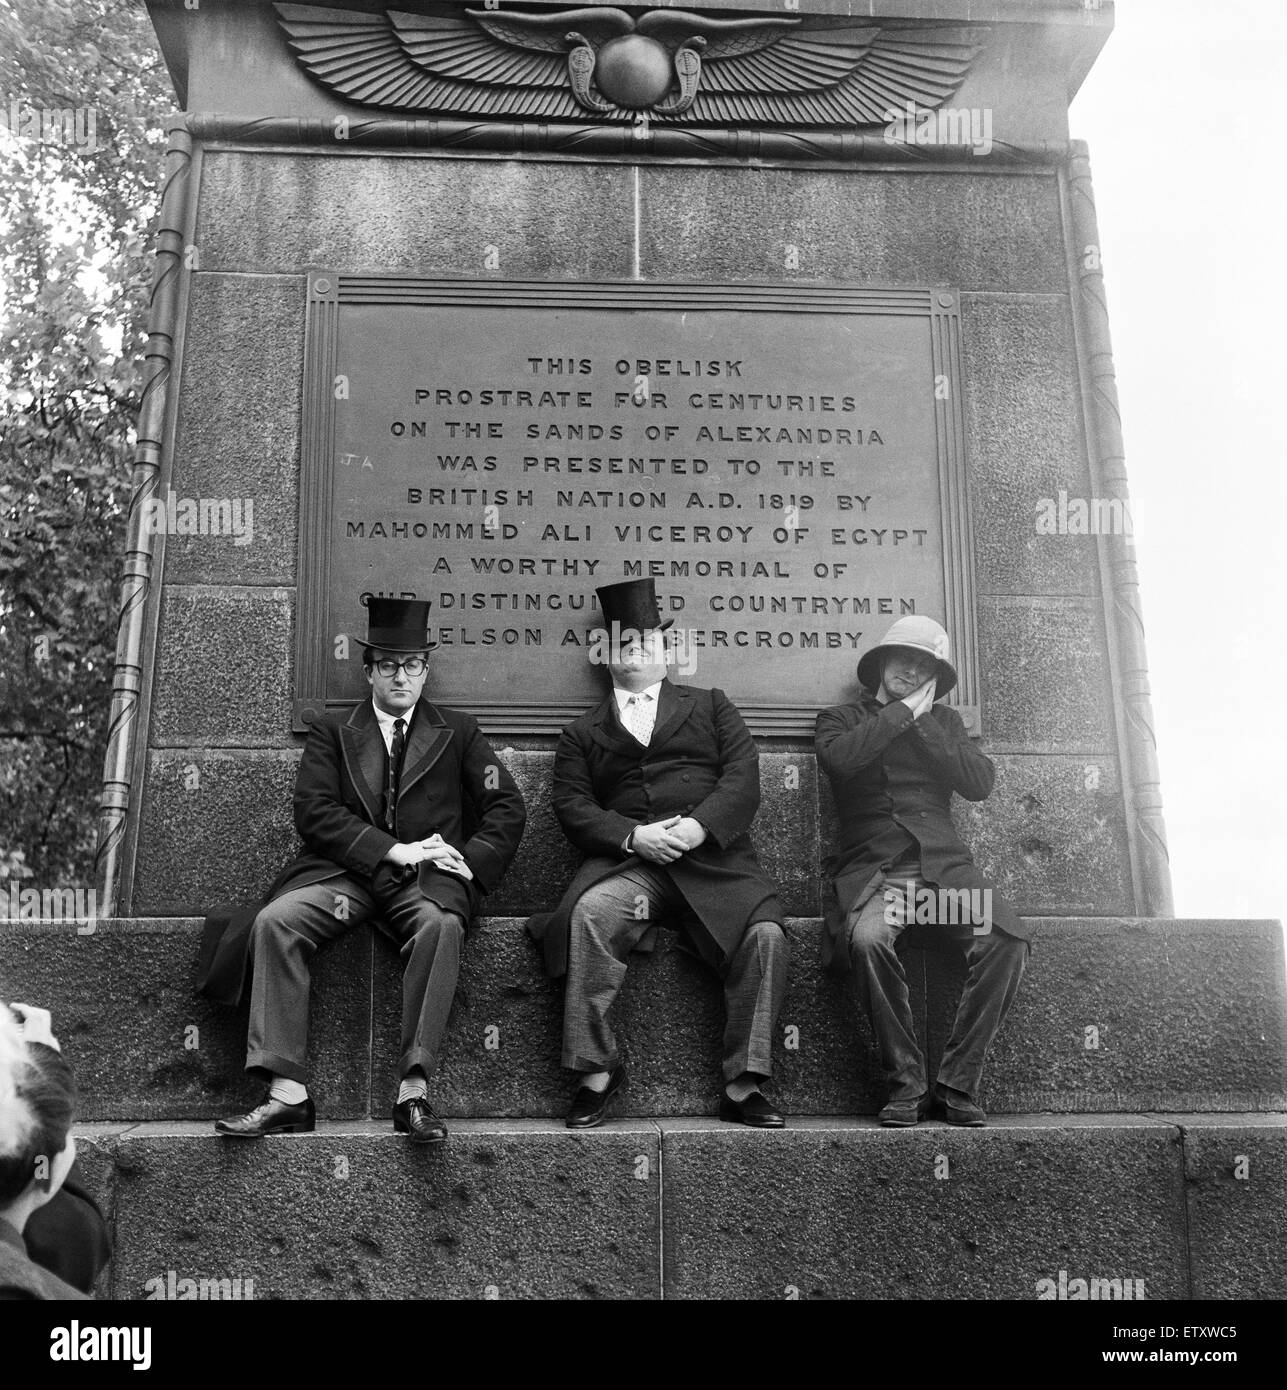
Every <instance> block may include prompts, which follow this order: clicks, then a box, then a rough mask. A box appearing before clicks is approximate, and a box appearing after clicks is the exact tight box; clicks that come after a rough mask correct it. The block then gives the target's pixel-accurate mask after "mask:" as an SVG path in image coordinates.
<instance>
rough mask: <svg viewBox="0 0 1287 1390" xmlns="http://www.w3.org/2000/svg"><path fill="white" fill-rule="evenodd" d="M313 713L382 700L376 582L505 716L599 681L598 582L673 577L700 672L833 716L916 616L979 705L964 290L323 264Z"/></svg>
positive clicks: (304, 609)
mask: <svg viewBox="0 0 1287 1390" xmlns="http://www.w3.org/2000/svg"><path fill="white" fill-rule="evenodd" d="M307 355H308V369H307V382H306V410H305V417H306V427H305V450H304V478H303V487H302V497H301V527H300V569H299V594H300V600H299V620H298V623H297V641H298V649H297V666H296V705H295V709H296V720H297V724H298V725H300V726H301V727H302V723H303V722H304V721H305V720H306V719H307V718H308V717H309V714H310V712H311V711H313V710H316V709H318V708H320V707H324V706H336V705H341V704H345V703H351V702H352V701H354V700H357V699H359V698H362V697H363V695H364V694H365V690H366V684H365V680H364V677H363V674H362V669H361V647H360V645H359V643H358V642H357V641H355V640H353V639H354V635H360V634H362V633H363V632H364V631H365V627H366V623H365V614H364V612H363V603H364V602H365V600H366V598H367V597H368V596H369V595H371V594H392V595H402V596H405V597H414V598H421V599H427V600H428V601H429V603H430V605H431V611H432V614H433V628H432V635H433V637H434V638H435V640H437V641H438V642H439V644H440V647H439V650H438V651H437V652H436V653H435V654H434V657H433V661H432V671H431V675H430V680H429V683H428V685H427V686H426V690H427V691H428V693H429V694H430V696H431V697H432V698H433V699H435V700H440V701H442V702H443V703H444V704H448V705H454V706H457V707H460V708H463V709H468V710H470V711H472V712H473V713H475V714H477V715H478V716H479V718H480V719H481V720H482V722H483V724H484V727H486V728H488V729H489V730H491V731H493V732H498V733H537V732H547V731H553V730H556V729H558V728H560V727H561V726H562V725H563V724H564V723H565V722H566V721H567V719H568V718H569V717H571V716H572V715H573V714H574V713H576V712H577V711H579V710H581V709H583V708H585V707H586V706H587V705H588V704H590V703H591V702H592V701H594V700H596V699H598V698H599V696H600V694H601V692H602V689H603V675H602V672H601V671H598V670H596V669H595V664H596V658H597V657H598V656H599V655H600V648H599V647H598V646H597V644H596V643H595V641H594V636H593V634H594V632H595V630H596V629H597V628H598V626H599V615H598V609H597V605H596V601H595V595H594V590H595V588H596V586H598V585H603V584H610V583H614V582H617V581H619V580H622V579H628V578H636V577H639V576H646V575H651V576H653V577H654V578H655V580H656V585H657V591H658V594H659V596H660V599H661V605H662V609H663V611H664V612H665V613H666V614H667V615H668V616H670V617H672V618H673V619H674V622H675V628H674V631H675V639H676V640H675V652H674V654H675V668H674V679H676V680H678V681H681V682H685V681H691V682H692V683H694V684H697V685H703V686H719V687H721V688H722V689H723V690H724V691H726V693H727V694H728V695H729V696H730V698H732V699H733V700H734V702H735V703H736V704H737V705H738V706H739V708H740V709H741V710H742V712H743V713H744V714H745V715H746V717H747V720H748V723H749V724H750V725H751V727H752V729H753V730H754V731H756V732H758V733H761V734H770V733H778V734H788V735H802V734H805V735H807V734H809V733H811V732H812V726H813V716H814V713H815V712H816V711H817V710H818V709H821V708H824V707H825V706H827V705H830V704H834V703H836V702H837V701H838V700H840V699H842V698H845V697H846V695H847V694H848V693H849V692H850V691H851V690H852V687H853V681H854V668H855V665H856V664H857V661H858V657H859V656H860V654H861V653H862V652H863V651H864V650H865V649H866V648H868V647H870V646H872V645H873V644H874V643H875V642H876V641H878V640H879V638H880V636H881V634H882V633H883V632H884V630H885V629H886V628H887V627H888V626H889V624H890V623H891V622H893V621H894V619H895V618H897V617H899V616H901V615H904V614H907V613H925V614H928V615H930V616H933V617H936V618H939V619H940V620H941V621H943V622H945V623H946V625H947V627H948V630H949V632H950V633H951V635H952V638H953V642H954V647H955V654H956V657H957V659H958V665H959V667H960V670H961V685H960V687H959V689H958V692H957V693H956V694H955V695H954V697H953V698H954V700H955V702H957V703H958V705H959V706H960V707H961V708H962V709H963V710H964V711H965V712H966V714H967V716H968V717H969V718H970V720H971V721H972V722H973V724H974V727H975V728H976V729H977V698H978V696H977V691H978V679H977V658H976V643H975V626H974V625H975V614H974V600H973V577H972V549H973V547H972V545H971V543H970V523H969V512H968V507H967V503H966V497H965V487H964V463H963V445H962V429H961V421H960V407H959V399H958V392H959V384H960V370H959V332H958V321H957V296H956V294H955V292H954V291H950V290H944V289H893V290H871V289H860V288H855V287H847V286H831V285H828V286H806V285H746V284H740V285H719V286H712V285H651V284H650V285H636V284H612V285H580V284H576V285H573V284H560V283H548V282H520V283H516V282H512V281H511V282H505V281H476V282H463V283H462V282H459V281H434V280H425V279H415V278H411V277H391V276H390V277H385V276H372V277H365V276H347V275H340V276H337V275H333V274H325V273H317V274H314V275H312V276H311V277H310V285H309V320H308V348H307Z"/></svg>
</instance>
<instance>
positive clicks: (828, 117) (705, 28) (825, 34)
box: [274, 4, 989, 129]
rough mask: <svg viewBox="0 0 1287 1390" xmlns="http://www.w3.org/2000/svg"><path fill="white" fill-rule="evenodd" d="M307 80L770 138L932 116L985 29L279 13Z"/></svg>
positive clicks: (383, 98) (424, 99) (422, 104)
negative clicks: (774, 132)
mask: <svg viewBox="0 0 1287 1390" xmlns="http://www.w3.org/2000/svg"><path fill="white" fill-rule="evenodd" d="M274 8H275V9H276V11H277V14H278V22H279V23H280V25H281V27H282V29H283V31H284V32H285V34H286V36H287V40H288V42H289V44H290V47H291V48H292V50H293V51H294V53H295V55H296V57H297V58H298V60H299V63H300V65H301V66H302V67H303V68H304V70H305V71H306V72H307V73H308V74H309V76H310V77H311V78H312V79H313V80H314V81H315V82H317V83H319V84H320V85H321V86H323V87H325V88H327V89H328V90H329V91H331V92H333V93H335V94H336V95H337V96H339V97H342V98H344V99H345V100H346V101H349V102H352V103H353V104H354V105H357V106H363V107H375V108H380V109H383V110H387V111H401V112H418V113H426V114H428V113H435V114H445V115H461V116H492V117H509V118H514V117H518V118H522V119H527V120H533V119H537V120H577V119H583V118H584V113H585V112H593V113H594V114H595V115H596V116H599V117H601V118H604V119H607V120H611V121H625V122H636V121H639V120H641V119H645V118H646V119H647V120H649V121H657V122H662V123H674V122H679V123H682V124H685V125H694V126H724V127H741V126H771V127H777V128H804V129H809V128H817V127H820V126H828V127H854V126H873V125H886V124H888V123H889V122H890V121H891V120H893V119H894V118H895V116H897V117H903V116H905V115H906V113H907V112H908V111H909V110H911V111H934V110H937V109H938V108H939V107H940V106H941V105H942V104H943V103H944V102H945V101H946V100H947V99H948V98H949V97H951V96H952V95H953V93H955V92H956V91H957V89H958V88H959V87H960V85H961V82H962V81H963V80H964V78H965V75H966V73H967V72H968V71H969V68H970V65H971V63H972V62H973V61H974V59H975V57H976V56H977V54H978V53H979V52H980V50H981V49H982V48H983V46H984V45H985V44H986V42H987V40H988V35H989V30H988V29H986V28H983V27H978V26H967V25H942V24H939V25H933V24H931V25H926V24H920V23H915V24H901V23H888V22H886V23H874V22H871V21H866V22H861V21H860V22H854V21H852V20H849V19H833V18H828V17H823V16H807V17H805V16H793V17H783V18H776V17H774V18H770V17H766V16H763V15H758V16H754V17H746V18H738V19H723V18H715V17H713V16H711V15H705V14H696V13H693V12H690V11H687V10H670V9H665V10H647V11H645V12H644V13H643V14H642V15H638V16H633V15H631V14H629V13H627V12H626V11H625V10H621V9H611V8H603V7H591V8H577V9H568V10H558V11H555V12H554V13H552V14H550V13H544V14H525V13H522V12H520V11H517V10H465V11H464V12H463V14H461V15H417V14H407V13H405V12H403V11H400V10H386V11H384V12H383V13H377V14H368V13H364V12H361V11H356V10H334V9H315V8H313V7H311V6H307V5H290V4H279V5H276V6H275V7H274Z"/></svg>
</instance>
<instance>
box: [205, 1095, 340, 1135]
mask: <svg viewBox="0 0 1287 1390" xmlns="http://www.w3.org/2000/svg"><path fill="white" fill-rule="evenodd" d="M316 1124H317V1117H316V1115H315V1113H314V1111H313V1098H312V1096H309V1097H307V1098H306V1099H305V1100H303V1101H301V1102H300V1103H299V1104H298V1105H287V1104H286V1103H285V1102H284V1101H280V1100H274V1099H273V1098H272V1096H271V1095H267V1096H265V1097H264V1099H263V1102H262V1103H261V1104H260V1105H257V1106H256V1107H255V1108H254V1109H253V1110H251V1111H249V1112H248V1113H247V1114H245V1115H238V1116H236V1117H235V1118H234V1119H231V1120H216V1121H215V1129H216V1131H217V1132H218V1133H220V1134H224V1135H227V1136H228V1138H230V1139H262V1138H263V1137H264V1135H265V1134H308V1133H311V1132H312V1130H313V1129H314V1128H315V1127H316Z"/></svg>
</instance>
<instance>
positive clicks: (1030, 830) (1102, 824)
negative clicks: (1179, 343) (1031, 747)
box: [818, 715, 1132, 916]
mask: <svg viewBox="0 0 1287 1390" xmlns="http://www.w3.org/2000/svg"><path fill="white" fill-rule="evenodd" d="M985 718H986V715H985ZM982 746H983V750H984V751H985V752H988V751H989V744H988V741H987V740H984V742H983V745H982ZM992 761H993V763H994V764H995V765H996V774H997V776H996V785H995V787H994V788H993V791H992V795H991V796H990V797H988V799H987V800H986V801H982V802H973V801H965V800H964V799H963V798H961V797H953V799H952V819H953V821H954V823H955V825H956V828H957V833H958V834H959V835H960V836H961V839H962V840H963V841H964V842H965V844H966V845H967V846H968V847H969V848H970V849H971V850H972V851H973V854H974V859H975V862H976V863H977V864H978V865H979V867H980V868H981V869H982V870H983V871H984V872H985V873H987V874H990V875H991V876H992V878H993V880H994V882H995V884H996V886H997V889H998V890H999V891H1000V892H1002V893H1004V894H1005V895H1006V897H1008V898H1009V900H1010V902H1011V904H1012V905H1013V906H1014V907H1015V908H1016V909H1017V910H1018V911H1019V912H1021V913H1025V914H1027V913H1033V914H1050V915H1051V916H1055V915H1061V916H1062V915H1070V916H1073V915H1078V916H1079V915H1081V914H1083V913H1106V914H1118V915H1120V914H1124V913H1127V912H1129V911H1130V909H1131V906H1132V899H1131V892H1130V860H1129V854H1128V850H1127V844H1126V822H1125V813H1124V810H1123V806H1122V800H1121V788H1120V784H1119V782H1118V778H1117V769H1116V766H1115V764H1114V762H1113V761H1112V760H1111V759H1110V758H1108V757H1102V756H1095V755H1091V754H1087V755H1084V756H1082V757H1080V758H1073V757H1068V756H1060V757H1056V756H1050V755H1038V754H1032V755H1019V754H1007V753H998V754H996V755H994V756H993V757H992ZM818 800H819V807H820V812H821V814H820V828H821V837H820V843H819V850H820V853H821V854H822V855H823V856H824V858H825V856H826V855H827V854H828V853H829V852H830V849H831V846H832V845H833V844H835V842H836V833H837V824H838V822H837V819H836V815H837V812H836V805H835V799H834V798H833V797H832V795H831V785H830V782H829V781H828V779H827V778H826V777H825V776H824V777H822V778H821V779H820V783H819V790H818Z"/></svg>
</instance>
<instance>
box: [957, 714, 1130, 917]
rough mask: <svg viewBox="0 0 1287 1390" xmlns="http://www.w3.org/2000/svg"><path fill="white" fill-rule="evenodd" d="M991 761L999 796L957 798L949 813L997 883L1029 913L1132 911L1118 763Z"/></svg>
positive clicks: (1090, 759)
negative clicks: (966, 799) (995, 772)
mask: <svg viewBox="0 0 1287 1390" xmlns="http://www.w3.org/2000/svg"><path fill="white" fill-rule="evenodd" d="M987 746H988V745H987V743H986V741H985V743H984V749H985V751H986V750H987ZM993 762H994V763H995V764H996V770H997V777H996V786H995V787H994V788H993V791H992V795H991V796H990V797H989V798H988V799H987V800H986V801H982V802H974V801H964V800H962V799H961V798H960V797H954V798H953V801H952V816H953V819H954V820H955V822H956V826H957V829H958V830H959V832H960V834H961V838H962V839H963V840H964V841H965V843H966V844H967V845H969V846H970V848H971V849H972V850H973V852H974V859H975V862H976V863H977V864H978V865H979V867H980V868H981V869H982V870H983V871H984V873H987V874H990V875H991V876H992V877H993V879H994V880H995V883H996V886H997V888H998V889H999V890H1000V891H1001V892H1002V893H1004V894H1005V895H1006V896H1007V897H1008V898H1009V900H1010V902H1011V903H1012V904H1013V905H1014V906H1015V907H1016V908H1017V909H1018V911H1019V912H1022V913H1025V914H1034V915H1036V914H1042V915H1044V914H1049V915H1051V916H1061V917H1075V916H1081V915H1083V914H1085V915H1098V914H1101V913H1103V914H1116V915H1123V914H1128V913H1129V912H1130V911H1131V909H1132V907H1133V900H1132V897H1131V880H1130V855H1129V851H1128V848H1127V842H1126V815H1125V809H1124V807H1123V805H1122V792H1121V784H1120V781H1119V779H1118V775H1117V766H1116V763H1115V762H1114V760H1113V759H1112V758H1111V757H1107V756H1096V755H1094V754H1083V755H1082V756H1080V757H1071V756H1050V755H1038V754H1032V755H1019V754H1003V753H999V754H997V755H996V756H995V757H993Z"/></svg>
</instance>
